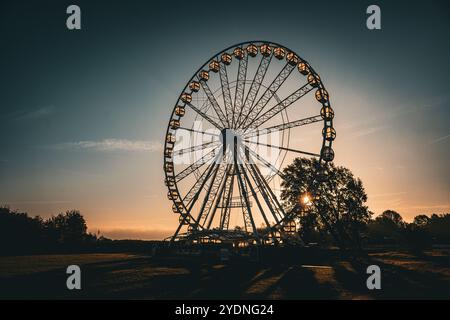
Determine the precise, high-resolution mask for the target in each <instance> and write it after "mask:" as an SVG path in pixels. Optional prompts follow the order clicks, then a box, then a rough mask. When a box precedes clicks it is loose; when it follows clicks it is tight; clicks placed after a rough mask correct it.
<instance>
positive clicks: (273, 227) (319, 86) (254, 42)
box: [164, 40, 334, 230]
mask: <svg viewBox="0 0 450 320" xmlns="http://www.w3.org/2000/svg"><path fill="white" fill-rule="evenodd" d="M250 44H254V45H261V44H268V45H271V46H277V47H281V48H284V49H286V50H287V51H288V52H292V53H294V54H295V55H297V53H295V51H293V50H291V49H290V48H288V47H287V46H285V45H281V44H279V43H276V42H273V41H265V40H253V41H244V42H240V43H238V44H234V45H231V46H229V47H227V48H225V49H223V50H221V51H219V52H218V53H216V54H214V55H213V56H211V57H210V58H209V59H207V60H206V62H205V63H204V64H203V65H201V66H200V67H199V68H198V69H197V71H196V72H195V73H194V74H193V76H192V77H191V78H190V79H189V81H188V82H187V84H186V85H185V87H184V88H183V90H182V91H181V93H180V95H179V96H178V98H177V100H176V103H175V107H174V109H173V110H172V114H171V116H170V119H173V118H174V113H175V109H176V107H177V105H178V103H179V101H180V99H181V96H182V94H183V92H186V90H187V88H188V87H189V84H190V83H191V82H192V81H194V80H195V79H196V77H197V75H198V74H199V72H201V71H202V70H203V69H204V68H205V66H207V65H208V64H209V63H210V61H212V60H213V59H215V58H217V57H218V56H220V55H221V54H223V53H225V52H228V51H229V50H230V49H234V48H237V47H241V48H242V47H243V46H244V45H250ZM297 56H298V57H299V58H300V59H301V61H303V62H305V63H307V65H308V68H309V70H310V72H311V73H312V74H314V75H318V73H317V72H316V71H315V70H314V68H313V67H312V66H311V65H310V64H309V63H308V61H307V60H305V59H303V58H301V57H300V56H299V55H297ZM317 88H320V89H324V90H325V86H324V85H323V82H322V81H321V80H320V77H319V85H318V87H317ZM322 105H323V107H325V104H324V103H322ZM328 106H329V102H328ZM330 109H331V107H330ZM331 111H332V109H331ZM333 117H334V115H333ZM333 117H331V118H330V119H328V120H325V119H324V121H323V122H324V129H325V128H326V127H327V123H328V127H331V128H333ZM169 132H170V125H169V126H167V130H166V137H167V135H168V134H169ZM333 140H334V139H333ZM333 140H331V141H328V142H327V140H326V139H325V137H323V139H322V147H321V150H323V149H324V147H326V146H328V147H329V148H330V149H331V146H332V143H333ZM216 148H217V147H216ZM166 149H167V142H166V143H165V145H164V152H166ZM331 150H332V149H331ZM322 156H323V155H322V152H321V154H320V157H319V163H320V162H322V160H323V159H322ZM166 164H167V159H166V156H164V171H165V178H166V180H167V179H168V178H169V177H173V176H175V173H173V174H172V175H171V176H169V175H168V172H167V170H166ZM175 189H176V192H177V193H178V194H179V195H181V193H180V191H179V190H178V185H177V183H175ZM169 190H170V188H169ZM173 202H174V204H175V205H176V203H175V200H173ZM181 202H183V201H182V200H181ZM183 207H184V204H183ZM184 209H186V211H185V212H184V213H183V215H185V216H186V217H187V216H189V219H190V220H191V221H193V222H194V223H191V222H190V223H189V224H195V225H196V227H197V228H200V229H201V230H202V229H205V228H204V226H202V225H200V224H199V223H198V221H197V219H195V217H194V216H193V215H192V214H191V212H189V211H188V210H187V208H185V207H184ZM180 211H183V210H180ZM291 213H292V212H290V213H287V214H286V215H285V216H284V218H283V219H281V220H280V222H278V223H277V224H276V225H273V226H271V227H270V226H268V228H267V229H276V228H279V226H280V224H282V222H283V221H285V220H287V219H288V217H290V216H291ZM180 214H182V213H180Z"/></svg>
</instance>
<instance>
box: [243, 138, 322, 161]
mask: <svg viewBox="0 0 450 320" xmlns="http://www.w3.org/2000/svg"><path fill="white" fill-rule="evenodd" d="M244 141H245V142H248V143H253V144H257V145H261V146H266V147H270V148H276V149H280V150H285V151H289V152H295V153H301V154H305V155H308V156H313V157H320V154H317V153H312V152H307V151H302V150H296V149H291V148H285V147H282V146H275V145H271V144H266V143H262V142H256V141H251V140H244Z"/></svg>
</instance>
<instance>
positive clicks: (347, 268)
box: [0, 249, 450, 299]
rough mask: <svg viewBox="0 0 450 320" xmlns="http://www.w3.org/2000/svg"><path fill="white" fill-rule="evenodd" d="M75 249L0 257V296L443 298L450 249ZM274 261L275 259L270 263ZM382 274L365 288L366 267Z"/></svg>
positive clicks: (448, 290)
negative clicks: (310, 254) (293, 257)
mask: <svg viewBox="0 0 450 320" xmlns="http://www.w3.org/2000/svg"><path fill="white" fill-rule="evenodd" d="M269 260H270V261H267V260H266V261H262V262H255V261H251V260H250V259H235V260H232V261H230V262H227V263H223V262H220V261H219V259H218V258H216V259H212V258H208V259H201V258H198V257H183V258H180V257H150V256H147V255H142V254H126V253H123V254H122V253H121V254H77V255H41V256H18V257H0V298H3V299H5V298H6V299H16V298H43V299H54V298H62V299H74V298H87V299H102V298H106V299H202V298H203V299H205V298H206V299H258V298H261V299H405V298H412V299H416V298H425V299H431V298H437V299H450V250H449V249H445V250H444V249H439V250H438V249H434V250H431V251H427V252H424V253H423V254H420V255H412V254H410V253H407V252H401V251H389V250H378V251H373V252H371V253H369V254H368V255H367V256H364V257H362V258H361V257H360V258H354V257H350V258H349V257H343V256H342V257H340V254H339V252H338V251H336V253H335V254H334V255H333V256H332V257H330V256H329V257H328V258H326V259H325V258H323V257H321V256H318V257H317V256H316V257H315V258H314V259H311V260H310V262H311V263H308V261H302V262H299V261H297V262H293V261H290V262H288V261H284V262H283V261H281V260H278V259H269ZM274 260H276V261H277V262H274ZM70 264H77V265H80V266H81V270H82V290H80V291H76V290H74V291H69V290H67V289H66V278H67V276H68V275H67V274H66V267H67V266H68V265H70ZM370 264H377V265H379V266H380V268H381V271H382V278H381V279H382V280H381V285H382V288H381V290H368V289H367V287H366V279H367V277H368V275H367V274H366V268H367V266H368V265H370Z"/></svg>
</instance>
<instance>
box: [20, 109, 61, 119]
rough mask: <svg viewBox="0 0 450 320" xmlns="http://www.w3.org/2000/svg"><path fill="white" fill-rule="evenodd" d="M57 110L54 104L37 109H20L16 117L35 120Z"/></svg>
mask: <svg viewBox="0 0 450 320" xmlns="http://www.w3.org/2000/svg"><path fill="white" fill-rule="evenodd" d="M54 112H55V108H54V107H53V106H46V107H42V108H39V109H36V110H27V111H20V112H18V113H16V115H15V118H16V119H19V120H34V119H40V118H45V117H48V116H49V115H51V114H53V113H54Z"/></svg>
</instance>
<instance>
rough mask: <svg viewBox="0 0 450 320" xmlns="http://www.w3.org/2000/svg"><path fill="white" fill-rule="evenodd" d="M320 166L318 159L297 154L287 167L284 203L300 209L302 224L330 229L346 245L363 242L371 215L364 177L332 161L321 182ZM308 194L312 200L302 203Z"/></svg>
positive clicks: (308, 226) (298, 210) (283, 185)
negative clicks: (360, 177) (319, 178)
mask: <svg viewBox="0 0 450 320" xmlns="http://www.w3.org/2000/svg"><path fill="white" fill-rule="evenodd" d="M317 168H319V162H318V160H317V159H307V158H296V159H294V161H293V163H292V164H291V165H289V166H287V167H286V168H285V169H284V171H283V173H284V180H283V182H282V183H281V187H282V191H281V199H282V201H283V205H284V206H285V207H286V208H287V210H294V211H296V212H297V213H298V215H299V216H300V217H301V218H300V224H301V227H302V228H303V227H307V228H311V226H314V228H316V229H317V230H318V231H319V232H322V233H323V232H324V231H326V232H328V233H330V234H331V235H332V236H333V238H334V239H335V241H336V242H337V244H338V245H340V246H343V247H348V246H354V245H356V246H360V244H361V243H360V241H361V233H362V231H363V230H364V227H365V225H366V224H367V222H368V221H369V220H370V216H371V212H370V211H369V210H368V207H367V206H366V205H365V203H366V201H367V195H366V192H365V190H364V186H363V183H362V181H361V180H360V179H358V178H355V177H354V176H353V174H352V172H351V171H350V170H349V169H347V168H344V167H341V166H335V165H334V164H333V163H329V164H328V166H327V173H328V174H327V179H326V181H324V182H318V181H317ZM305 196H306V197H308V199H311V202H310V203H309V201H306V202H308V203H304V202H305V201H303V203H302V199H306V198H305ZM306 216H308V218H305V217H306ZM302 222H303V225H302ZM305 222H306V223H305Z"/></svg>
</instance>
